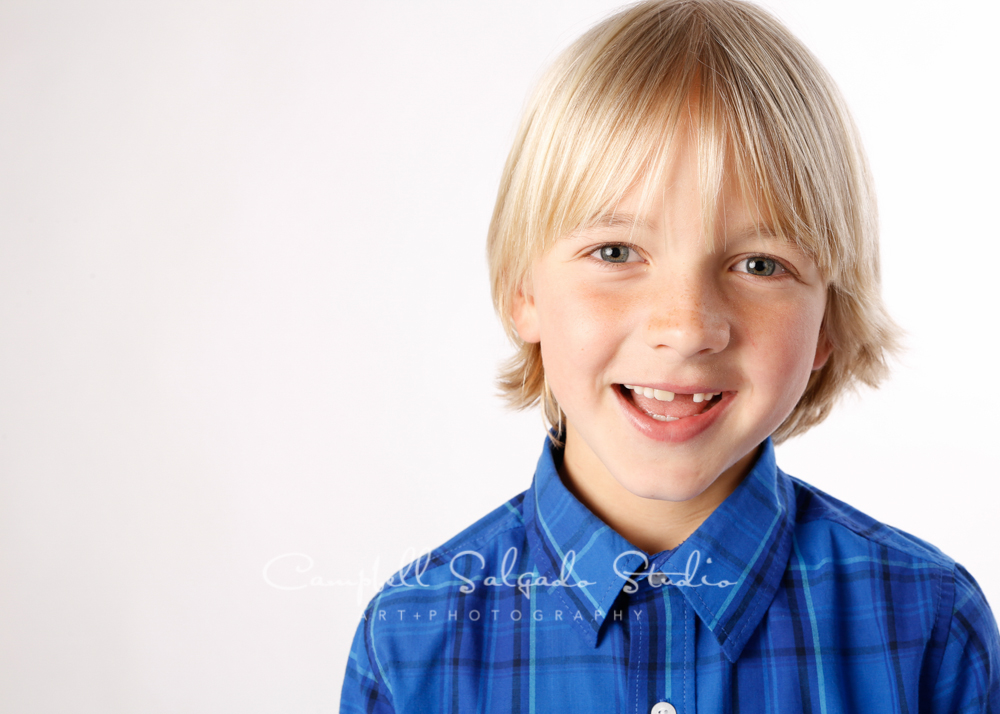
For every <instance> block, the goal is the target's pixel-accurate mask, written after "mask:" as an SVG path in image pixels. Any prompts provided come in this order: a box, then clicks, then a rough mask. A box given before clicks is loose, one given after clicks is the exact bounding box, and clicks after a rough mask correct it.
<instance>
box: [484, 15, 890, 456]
mask: <svg viewBox="0 0 1000 714" xmlns="http://www.w3.org/2000/svg"><path fill="white" fill-rule="evenodd" d="M692 94H694V95H696V96H697V102H695V103H693V104H692V102H691V96H692ZM692 106H693V107H694V109H692ZM688 111H694V112H695V113H696V116H695V117H693V119H694V120H695V121H696V123H697V126H698V128H699V131H698V132H697V141H698V161H699V173H700V182H701V186H702V195H701V201H702V206H701V210H702V215H703V221H704V223H705V228H706V230H705V233H706V235H712V233H711V229H712V222H713V216H714V215H715V206H716V202H717V201H718V200H719V196H720V192H721V190H722V184H723V181H724V177H725V175H726V172H732V173H734V176H733V178H735V179H736V181H737V183H738V185H739V187H740V190H741V192H742V195H743V197H744V198H745V199H749V200H752V201H753V202H754V203H755V204H756V206H757V207H758V209H759V210H760V212H761V214H762V215H766V216H768V217H769V218H770V219H771V223H772V224H773V225H770V226H769V227H770V229H771V230H773V231H775V232H776V233H777V234H778V235H779V236H781V237H783V238H785V239H788V240H793V241H795V242H796V243H797V244H798V245H799V246H800V247H801V248H802V249H803V250H804V251H805V252H806V253H807V254H808V255H809V256H810V257H811V258H812V259H813V260H815V262H816V264H817V266H818V267H819V270H820V272H821V274H822V275H823V277H824V279H825V280H826V281H827V284H828V293H827V294H828V298H827V305H826V312H825V316H824V322H823V329H824V332H825V335H826V337H827V339H828V340H830V342H831V344H832V346H833V351H832V353H831V355H830V358H829V359H828V360H827V363H826V365H825V366H824V367H823V368H822V369H820V370H817V371H815V372H813V373H812V375H811V376H810V379H809V382H808V385H807V387H806V390H805V393H804V394H803V396H802V398H801V399H800V400H799V402H798V404H797V405H796V406H795V408H794V410H793V411H792V413H791V414H790V415H789V416H788V417H787V418H786V419H785V421H784V422H783V423H782V424H781V425H780V426H779V427H778V429H777V430H776V431H775V432H774V434H773V437H774V440H775V441H777V442H780V441H782V440H784V439H786V438H788V437H790V436H793V435H795V434H800V433H802V432H804V431H806V430H807V429H808V428H809V427H811V426H813V425H815V424H818V423H819V422H821V421H822V420H823V419H825V418H826V416H827V415H828V414H829V412H830V409H831V408H832V406H833V404H834V402H835V401H836V399H837V398H838V397H839V396H840V395H841V394H842V393H843V392H844V390H845V389H847V388H849V387H852V386H854V385H855V384H857V383H858V382H861V383H864V384H867V385H870V386H873V387H874V386H876V385H877V384H878V383H879V382H880V381H881V380H882V379H883V378H884V377H885V376H886V374H887V372H888V368H887V364H886V357H887V355H888V354H890V353H891V352H893V351H894V350H895V349H896V345H897V340H898V334H899V330H898V328H897V327H896V326H895V324H894V323H893V322H892V320H891V318H890V317H889V316H888V314H887V312H886V310H885V307H884V305H883V303H882V298H881V290H880V278H879V255H878V225H877V213H876V206H875V196H874V190H873V186H872V179H871V176H870V173H869V170H868V165H867V161H866V159H865V156H864V152H863V149H862V146H861V141H860V138H859V136H858V133H857V130H856V128H855V126H854V124H853V121H852V120H851V117H850V115H849V113H848V111H847V109H846V107H845V106H844V103H843V100H842V99H841V97H840V94H839V92H838V90H837V88H836V86H835V85H834V83H833V81H832V79H831V78H830V77H829V76H828V75H827V73H826V72H825V70H824V69H823V68H822V67H821V66H820V65H819V63H818V62H817V61H816V59H815V58H814V57H813V56H812V54H811V53H810V52H809V51H808V50H807V49H806V48H805V47H804V46H803V45H802V44H801V43H800V42H799V41H798V40H797V39H795V38H794V37H793V36H792V35H791V34H790V33H789V32H788V31H787V30H786V29H785V28H784V27H783V26H782V25H781V24H780V23H779V22H778V21H777V20H775V19H774V18H773V17H771V16H770V15H768V14H767V13H766V12H764V11H763V10H761V9H760V8H757V7H755V6H753V5H750V4H748V3H744V2H738V1H736V0H653V1H651V2H642V3H639V4H636V5H633V6H630V7H628V8H626V9H625V10H623V11H621V12H619V13H618V14H616V15H613V16H612V17H609V18H608V19H606V20H604V21H603V22H601V23H600V24H598V25H596V26H595V27H593V28H592V29H591V30H589V31H588V32H587V33H586V34H584V35H583V36H582V37H581V38H579V39H578V40H577V41H576V42H575V43H573V44H572V45H571V46H570V47H569V48H568V49H567V50H566V51H565V52H563V54H562V55H561V56H560V57H559V58H558V59H557V61H556V62H555V63H554V65H553V66H552V67H551V68H550V69H549V70H548V72H547V73H546V74H545V75H544V76H543V78H542V80H541V81H540V83H539V85H538V87H537V88H536V89H535V92H534V94H533V95H532V97H531V99H530V101H529V104H528V106H527V108H526V110H525V113H524V117H523V119H522V122H521V125H520V128H519V129H518V132H517V136H516V138H515V140H514V146H513V148H512V149H511V152H510V155H509V157H508V159H507V164H506V166H505V167H504V172H503V176H502V178H501V181H500V188H499V191H498V194H497V201H496V207H495V208H494V212H493V218H492V221H491V223H490V228H489V236H488V242H487V252H488V258H489V267H490V278H491V281H492V293H493V304H494V307H495V308H496V310H497V313H498V314H499V316H500V319H501V321H502V323H503V326H504V329H505V330H506V332H507V335H508V336H509V337H510V339H511V340H512V341H513V343H514V345H515V346H516V347H517V353H516V354H515V355H514V357H513V358H512V359H511V360H510V361H509V362H507V363H506V364H505V365H504V366H503V368H502V369H501V374H500V378H499V382H498V384H499V386H500V389H501V392H502V394H503V395H504V396H505V397H506V399H507V400H508V402H509V403H510V404H511V405H512V406H513V407H515V408H519V409H523V408H526V407H529V406H532V405H533V404H535V403H536V402H538V401H539V400H541V402H542V410H543V416H544V418H545V419H546V420H547V421H548V422H549V424H550V425H553V426H557V429H558V428H561V426H562V424H563V423H564V421H565V417H564V415H563V413H562V410H561V409H560V407H559V405H558V404H557V403H556V401H555V398H554V397H553V395H552V393H551V392H550V391H549V389H548V384H547V381H546V380H545V372H544V369H543V366H542V356H541V347H540V345H539V344H532V343H525V342H524V341H523V340H521V339H520V337H519V336H518V334H517V331H516V329H515V328H514V324H513V320H512V306H513V301H514V298H515V295H516V293H517V291H518V289H519V288H520V286H521V284H522V281H523V280H524V278H525V276H526V275H527V273H528V271H529V269H530V266H531V264H532V262H533V261H534V259H535V258H536V257H537V256H538V255H540V254H541V253H542V252H544V251H545V250H546V249H547V248H548V247H549V246H550V245H551V244H552V243H553V242H554V241H555V240H556V239H557V238H559V237H561V236H563V235H565V234H566V233H568V232H570V231H572V230H573V229H575V228H577V227H579V226H580V225H582V224H584V223H587V222H590V221H593V220H594V219H595V218H598V217H601V216H605V215H607V214H609V213H611V212H612V211H613V210H614V207H615V204H616V203H617V202H618V201H619V200H620V199H621V198H622V197H623V196H624V195H625V193H626V192H627V191H628V190H629V189H631V188H633V187H634V186H636V184H637V182H641V184H642V186H643V192H642V193H643V196H648V193H649V190H650V186H652V185H654V184H655V182H656V180H657V176H658V175H659V173H660V172H661V171H662V170H663V166H664V162H665V157H666V153H667V148H666V147H667V146H668V144H669V142H670V140H671V138H672V137H673V135H674V133H675V131H676V129H677V126H678V124H679V122H681V121H683V120H684V114H682V112H688Z"/></svg>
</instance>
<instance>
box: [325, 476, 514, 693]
mask: <svg viewBox="0 0 1000 714" xmlns="http://www.w3.org/2000/svg"><path fill="white" fill-rule="evenodd" d="M526 494H527V492H525V493H521V494H519V495H517V496H515V497H514V498H512V499H510V500H509V501H507V502H506V503H504V504H503V505H501V506H500V507H498V508H496V509H494V510H493V511H491V512H490V513H488V514H486V515H485V516H483V517H482V518H480V519H479V520H477V521H476V522H475V523H473V524H472V525H470V526H469V527H468V528H465V529H464V530H463V531H461V532H460V533H458V534H457V535H455V536H454V537H453V538H450V539H448V540H447V541H445V542H444V543H443V544H442V545H440V546H439V547H437V548H434V549H433V550H432V551H431V552H429V553H427V554H425V555H422V556H420V557H418V558H417V559H416V560H414V561H412V562H411V563H409V564H407V565H406V566H404V567H403V568H401V569H400V570H398V571H397V572H396V573H394V574H393V575H392V576H391V577H390V578H389V579H388V580H387V581H386V582H385V584H384V585H383V586H382V588H381V589H380V591H379V592H378V593H377V594H376V595H375V597H374V598H372V600H371V602H370V603H369V604H368V607H367V608H366V609H365V612H364V614H363V616H362V619H361V622H360V623H359V625H358V628H357V632H356V634H355V639H354V644H353V646H352V648H351V654H350V659H349V662H348V670H347V677H346V679H345V684H344V690H343V691H344V694H343V695H342V705H341V711H342V712H355V711H357V712H362V711H377V712H381V711H386V712H390V711H393V708H392V702H394V701H409V700H410V699H411V698H412V697H413V696H414V692H415V691H417V690H420V689H421V688H422V687H426V686H432V685H433V683H437V682H438V678H439V677H441V676H443V673H444V671H445V668H443V667H442V665H441V657H442V656H443V655H442V653H444V652H445V651H447V649H448V646H449V642H450V641H451V638H452V636H453V634H454V632H455V631H456V630H457V629H458V624H459V623H460V622H463V621H465V620H466V619H468V614H467V613H466V612H465V610H467V609H469V608H470V607H476V604H475V603H476V601H477V600H478V599H479V598H481V595H480V593H481V591H482V590H483V588H479V589H478V590H477V591H476V594H475V595H474V596H473V597H464V595H465V594H466V592H467V591H468V589H469V588H470V587H473V588H474V583H476V581H479V580H481V578H482V576H481V573H483V572H490V571H492V570H495V569H496V568H497V567H498V564H499V563H501V562H503V561H504V558H507V559H510V558H511V556H509V555H508V554H509V553H511V552H513V553H514V554H515V555H514V556H513V560H515V561H516V560H517V558H518V555H517V554H518V553H523V551H524V545H525V540H526V537H525V518H524V501H525V496H526ZM373 703H374V704H373ZM383 704H384V709H382V708H379V707H380V706H383ZM373 706H374V709H373V708H372V707H373Z"/></svg>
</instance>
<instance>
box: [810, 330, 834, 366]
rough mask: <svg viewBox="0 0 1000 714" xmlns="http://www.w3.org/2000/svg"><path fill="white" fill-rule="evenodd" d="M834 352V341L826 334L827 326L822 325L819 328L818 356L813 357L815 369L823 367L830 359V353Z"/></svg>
mask: <svg viewBox="0 0 1000 714" xmlns="http://www.w3.org/2000/svg"><path fill="white" fill-rule="evenodd" d="M831 352H833V343H831V342H830V339H829V338H828V337H827V336H826V328H825V327H821V328H820V329H819V340H818V341H817V342H816V357H815V358H814V359H813V371H814V372H815V371H816V370H817V369H823V366H824V365H825V364H826V361H827V360H828V359H830V353H831Z"/></svg>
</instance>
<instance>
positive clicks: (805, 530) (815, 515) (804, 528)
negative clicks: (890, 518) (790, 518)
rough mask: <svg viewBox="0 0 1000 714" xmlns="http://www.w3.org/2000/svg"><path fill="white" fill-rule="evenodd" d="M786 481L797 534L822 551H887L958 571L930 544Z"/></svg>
mask: <svg viewBox="0 0 1000 714" xmlns="http://www.w3.org/2000/svg"><path fill="white" fill-rule="evenodd" d="M786 477H787V478H788V479H789V480H790V481H791V483H792V488H793V489H794V493H795V503H796V518H795V527H796V531H797V533H798V534H807V535H810V536H812V538H811V540H817V541H819V545H820V546H821V547H822V546H826V545H832V544H834V543H836V544H837V545H840V546H843V547H847V548H849V549H850V548H852V547H853V548H855V549H861V550H866V551H879V550H884V551H887V552H888V554H891V555H892V556H893V557H894V558H902V559H905V560H908V561H912V562H913V563H914V564H922V565H923V566H924V567H925V568H928V569H934V570H941V571H952V570H953V569H954V568H955V565H956V564H955V561H954V560H952V559H951V558H950V557H948V556H947V555H945V554H944V553H943V552H941V550H940V549H939V548H937V547H936V546H934V545H932V544H930V543H928V542H927V541H925V540H923V539H921V538H918V537H917V536H915V535H912V534H910V533H907V532H906V531H903V530H900V529H898V528H894V527H892V526H889V525H886V524H885V523H882V522H881V521H878V520H876V519H874V518H872V517H871V516H869V515H867V514H865V513H863V512H861V511H859V510H858V509H857V508H854V507H853V506H851V505H849V504H847V503H844V502H843V501H841V500H839V499H837V498H834V497H833V496H831V495H830V494H828V493H825V492H824V491H821V490H820V489H818V488H816V487H815V486H813V485H811V484H808V483H806V482H805V481H802V480H800V479H797V478H795V477H794V476H787V475H786ZM823 536H826V537H825V538H824V537H823Z"/></svg>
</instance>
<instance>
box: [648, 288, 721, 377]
mask: <svg viewBox="0 0 1000 714" xmlns="http://www.w3.org/2000/svg"><path fill="white" fill-rule="evenodd" d="M650 297H651V301H650V306H651V310H650V312H649V314H648V318H647V321H646V330H645V337H646V342H647V344H649V346H650V347H653V348H654V349H664V348H665V349H669V350H671V351H673V352H675V353H676V354H677V355H678V356H679V357H681V358H685V359H686V358H690V357H694V356H696V355H708V354H714V353H717V352H721V351H722V350H724V349H726V347H727V346H728V345H729V339H730V331H729V319H728V317H727V315H726V310H725V305H724V301H723V300H721V298H720V297H718V296H716V295H715V294H714V291H713V290H712V289H711V287H710V286H705V285H699V284H697V283H696V282H695V281H677V282H675V281H671V284H670V285H666V286H663V288H662V289H661V290H659V291H657V294H655V295H652V296H650Z"/></svg>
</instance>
